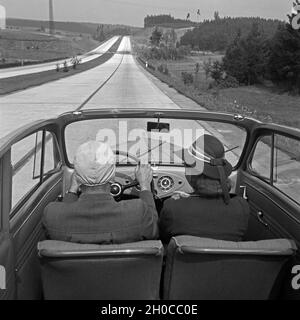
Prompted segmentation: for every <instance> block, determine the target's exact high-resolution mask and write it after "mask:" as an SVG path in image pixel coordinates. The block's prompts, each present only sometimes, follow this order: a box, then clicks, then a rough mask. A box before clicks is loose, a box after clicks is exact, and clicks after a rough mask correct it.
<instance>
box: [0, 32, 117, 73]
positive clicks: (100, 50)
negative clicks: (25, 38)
mask: <svg viewBox="0 0 300 320" xmlns="http://www.w3.org/2000/svg"><path fill="white" fill-rule="evenodd" d="M118 39H119V37H117V36H115V37H112V38H111V39H109V40H108V41H106V42H104V43H103V44H101V45H100V46H99V47H97V48H95V49H94V50H92V51H90V52H88V53H86V54H84V55H81V56H77V57H78V58H79V59H81V63H86V62H89V61H92V60H94V59H97V58H99V57H100V56H102V55H103V54H104V53H105V52H107V51H108V50H109V48H111V46H112V45H113V44H114V43H116V42H117V40H118ZM65 61H67V63H68V66H71V65H72V62H71V59H64V60H58V61H52V62H48V63H42V64H37V65H31V66H24V67H16V68H7V69H1V70H0V79H6V78H11V77H16V76H21V75H27V74H34V73H39V72H44V71H50V70H55V69H56V64H59V65H60V66H61V67H62V65H63V63H64V62H65Z"/></svg>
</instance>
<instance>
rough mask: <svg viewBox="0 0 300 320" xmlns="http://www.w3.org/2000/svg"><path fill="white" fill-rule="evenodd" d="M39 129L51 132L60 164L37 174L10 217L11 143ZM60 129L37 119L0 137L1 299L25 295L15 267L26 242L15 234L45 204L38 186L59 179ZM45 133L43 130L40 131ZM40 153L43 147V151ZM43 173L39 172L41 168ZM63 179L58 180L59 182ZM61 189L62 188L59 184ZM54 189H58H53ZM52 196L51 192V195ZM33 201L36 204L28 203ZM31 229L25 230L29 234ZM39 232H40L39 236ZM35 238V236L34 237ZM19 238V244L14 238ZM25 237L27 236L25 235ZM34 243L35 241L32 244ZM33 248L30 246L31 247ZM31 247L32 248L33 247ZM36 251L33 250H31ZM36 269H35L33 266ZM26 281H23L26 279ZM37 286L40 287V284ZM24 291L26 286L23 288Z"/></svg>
mask: <svg viewBox="0 0 300 320" xmlns="http://www.w3.org/2000/svg"><path fill="white" fill-rule="evenodd" d="M39 131H43V132H46V131H47V132H51V133H52V134H53V137H54V139H55V141H56V145H57V154H56V155H55V156H56V157H57V156H59V159H60V160H59V161H60V164H59V168H57V170H56V172H53V175H51V176H49V177H45V176H43V175H41V176H40V177H39V182H38V185H37V187H35V188H33V190H31V191H30V192H29V194H28V195H27V196H25V197H24V198H23V199H22V201H21V203H20V204H18V205H17V207H16V212H15V214H14V215H13V217H12V218H11V217H10V214H11V209H12V208H11V199H12V176H13V169H12V165H11V147H12V146H13V145H14V144H16V143H17V142H19V141H22V140H23V139H25V138H26V137H28V136H30V135H32V134H35V133H37V132H39ZM59 134H60V130H59V124H58V123H57V121H56V120H55V119H54V120H48V121H37V122H34V123H33V124H30V125H27V126H24V127H22V128H20V129H18V130H17V131H15V132H13V133H12V134H10V135H8V136H6V137H4V138H2V139H0V181H1V183H0V209H1V212H0V219H1V221H0V222H1V223H0V237H1V242H0V265H3V266H4V267H5V271H6V286H5V287H6V288H5V290H0V299H1V300H2V299H3V300H4V299H8V300H11V299H19V298H21V299H22V298H24V297H23V296H22V295H21V297H20V295H19V291H20V290H19V285H20V283H21V282H22V281H20V280H21V279H20V275H19V271H20V270H19V269H18V261H19V260H20V257H19V254H20V251H22V250H20V248H22V247H23V246H25V245H26V241H24V243H22V242H20V241H19V240H20V239H17V238H18V234H19V233H20V232H21V231H23V230H25V229H26V223H27V222H28V220H30V216H31V213H32V212H34V210H35V209H36V208H37V206H38V205H40V204H41V203H44V204H47V203H48V198H49V195H47V193H46V192H45V193H44V195H43V196H41V195H40V194H39V193H40V190H41V188H42V187H43V188H44V189H45V190H46V188H51V186H53V185H55V183H57V181H60V180H61V181H62V175H63V173H62V169H61V168H62V165H63V158H62V152H61V143H60V136H59ZM43 135H44V133H43ZM44 148H45V139H43V145H42V149H43V150H44ZM42 153H43V151H42ZM43 161H44V158H43V159H41V165H43ZM41 173H42V172H41ZM62 184H63V183H61V185H62ZM60 189H61V188H60ZM56 193H57V190H56ZM52 199H53V195H52ZM29 204H32V205H33V204H35V206H32V205H29ZM31 231H34V230H27V233H28V234H30V233H31ZM41 236H42V235H40V237H41ZM36 239H37V240H38V238H36ZM17 240H18V242H19V243H18V244H17V243H16V241H17ZM24 240H26V239H24ZM33 245H35V243H34V244H33ZM31 249H33V248H31ZM32 251H34V250H32ZM26 254H28V252H25V251H24V252H22V255H23V256H24V255H25V256H24V258H25V259H26ZM33 254H35V252H34V253H33ZM36 257H37V255H36ZM35 271H36V270H35ZM25 282H26V281H25ZM38 286H40V287H41V284H39V285H38ZM25 291H26V290H25ZM38 295H40V293H36V292H34V293H33V294H32V295H31V297H29V298H33V299H34V298H38Z"/></svg>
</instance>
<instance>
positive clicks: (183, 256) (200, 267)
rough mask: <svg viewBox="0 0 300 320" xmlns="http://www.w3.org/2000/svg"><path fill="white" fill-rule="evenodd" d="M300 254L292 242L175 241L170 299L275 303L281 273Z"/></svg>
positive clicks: (167, 276) (168, 278) (169, 265)
mask: <svg viewBox="0 0 300 320" xmlns="http://www.w3.org/2000/svg"><path fill="white" fill-rule="evenodd" d="M296 250H297V247H296V245H295V243H294V242H293V241H291V240H287V239H277V240H266V241H257V242H229V241H220V240H213V239H205V238H198V237H192V236H179V237H175V238H172V240H171V242H170V244H169V246H168V249H167V260H166V270H165V273H164V299H171V300H173V299H190V300H192V299H195V300H220V299H222V300H228V299H232V300H242V299H257V300H262V299H270V298H274V296H273V294H274V292H275V290H274V288H275V283H276V287H277V286H278V282H280V277H279V274H280V272H281V270H282V269H283V267H284V265H285V263H286V262H287V261H288V260H289V258H290V256H291V255H293V254H294V253H295V252H296Z"/></svg>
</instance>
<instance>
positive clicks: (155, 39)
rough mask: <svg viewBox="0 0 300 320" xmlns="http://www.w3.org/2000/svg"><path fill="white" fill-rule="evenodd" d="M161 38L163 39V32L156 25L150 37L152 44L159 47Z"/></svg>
mask: <svg viewBox="0 0 300 320" xmlns="http://www.w3.org/2000/svg"><path fill="white" fill-rule="evenodd" d="M161 39H162V33H161V32H160V31H159V30H158V28H157V27H156V28H155V29H154V30H153V32H152V35H151V37H150V42H151V44H152V45H154V46H157V47H158V46H159V44H160V41H161Z"/></svg>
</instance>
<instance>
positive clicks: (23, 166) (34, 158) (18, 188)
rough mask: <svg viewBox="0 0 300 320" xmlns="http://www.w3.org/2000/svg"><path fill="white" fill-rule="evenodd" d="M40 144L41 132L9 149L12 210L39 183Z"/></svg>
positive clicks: (41, 139)
mask: <svg viewBox="0 0 300 320" xmlns="http://www.w3.org/2000/svg"><path fill="white" fill-rule="evenodd" d="M42 143H43V132H42V131H39V132H37V133H35V134H33V135H31V136H29V137H27V138H25V139H23V140H21V141H19V142H18V143H16V144H14V145H13V146H12V148H11V164H12V175H13V176H12V208H14V207H15V206H16V205H17V204H18V203H19V202H20V201H21V200H22V198H23V197H24V196H26V195H27V194H28V193H29V192H30V191H31V190H33V189H34V187H36V186H37V185H38V184H39V182H40V179H39V176H40V172H41V159H42Z"/></svg>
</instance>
